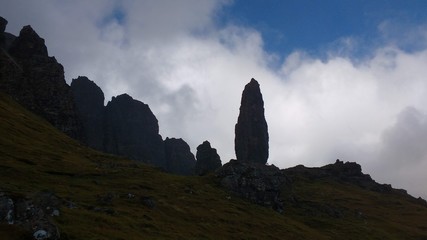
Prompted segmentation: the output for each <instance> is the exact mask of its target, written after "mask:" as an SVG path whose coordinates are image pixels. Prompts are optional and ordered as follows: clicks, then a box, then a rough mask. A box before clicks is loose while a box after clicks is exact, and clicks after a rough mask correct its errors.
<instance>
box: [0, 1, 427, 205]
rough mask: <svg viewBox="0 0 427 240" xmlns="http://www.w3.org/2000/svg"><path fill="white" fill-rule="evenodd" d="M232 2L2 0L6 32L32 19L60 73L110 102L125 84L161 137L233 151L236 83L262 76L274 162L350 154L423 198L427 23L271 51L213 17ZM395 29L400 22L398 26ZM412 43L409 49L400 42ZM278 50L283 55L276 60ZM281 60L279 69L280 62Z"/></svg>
mask: <svg viewBox="0 0 427 240" xmlns="http://www.w3.org/2000/svg"><path fill="white" fill-rule="evenodd" d="M227 4H232V2H231V1H225V0H224V1H208V0H206V1H202V0H186V1H179V2H178V1H174V0H170V1H154V0H153V1H93V0H91V1H59V0H58V1H48V0H43V1H26V0H25V1H24V0H13V1H12V0H11V1H2V3H1V5H2V6H1V8H0V15H1V16H3V17H5V18H6V19H7V20H8V21H9V24H8V27H7V29H6V31H8V32H11V33H13V34H16V35H17V34H18V33H19V30H20V29H21V28H22V26H24V25H28V24H31V25H32V26H33V28H34V29H35V30H36V31H37V32H38V33H39V35H40V36H42V37H43V38H44V39H45V40H46V44H47V47H48V49H49V54H50V55H54V56H55V57H56V58H57V59H58V61H59V62H60V63H62V64H63V65H64V67H65V71H66V80H67V82H68V83H70V82H71V79H72V78H76V77H77V76H79V75H85V76H88V77H89V78H90V79H91V80H94V81H95V82H96V83H97V84H98V85H99V86H100V87H101V88H102V89H103V91H104V93H105V95H106V101H108V100H109V99H111V97H112V96H115V95H118V94H121V93H124V92H127V93H129V94H130V95H131V96H133V97H134V98H136V99H138V100H140V101H143V102H145V103H147V104H149V105H150V107H151V109H152V111H153V112H154V113H155V115H156V116H157V118H158V120H159V124H160V131H161V134H162V136H163V137H164V138H165V137H182V138H183V139H184V140H186V141H187V142H188V143H189V144H190V146H191V148H192V150H193V153H195V150H196V147H197V145H198V144H201V143H202V142H203V141H204V140H209V141H210V142H211V144H212V146H213V147H215V148H217V149H218V152H219V154H220V156H221V159H222V160H223V162H227V161H228V160H229V159H231V158H234V157H235V155H234V124H235V123H236V121H237V116H238V109H239V105H240V97H241V92H242V91H243V88H244V85H245V84H246V83H247V82H249V80H250V79H251V78H252V77H253V78H255V79H257V80H258V81H259V82H260V85H261V91H262V93H263V96H264V102H265V108H266V118H267V122H268V124H269V133H270V159H269V163H271V164H275V165H277V166H279V167H281V168H286V167H291V166H295V165H297V164H304V165H306V166H321V165H324V164H328V163H332V162H334V161H335V159H337V158H340V159H341V160H344V161H356V162H358V163H360V164H361V165H362V168H363V171H364V172H365V173H369V174H371V176H372V177H373V178H374V179H376V180H377V181H379V182H383V183H391V184H392V185H393V186H394V187H399V188H405V189H408V190H409V192H410V193H411V194H413V195H415V196H422V197H424V198H427V185H425V182H427V174H426V173H425V170H426V169H427V115H426V114H427V92H426V91H427V86H426V84H427V81H426V76H427V67H426V63H427V49H426V46H427V44H426V43H427V41H426V36H427V28H426V27H425V26H415V27H413V28H410V29H407V30H406V31H405V32H404V33H401V34H403V35H405V38H402V39H401V40H399V39H397V38H396V36H395V35H394V34H395V33H394V32H393V31H392V30H391V25H390V22H387V21H385V22H384V23H383V24H381V25H380V26H378V28H379V31H382V32H384V39H383V41H384V43H383V44H381V45H379V46H378V47H377V48H375V49H372V50H371V52H370V54H367V55H366V56H369V57H360V56H359V57H358V58H354V57H351V54H350V53H352V52H353V50H354V48H357V47H358V42H357V39H354V38H351V37H348V38H344V39H337V41H336V42H334V43H331V46H330V49H328V50H325V51H327V52H325V53H326V56H328V57H326V58H322V59H319V58H317V57H315V56H310V55H308V54H307V53H305V52H303V51H297V50H296V51H294V52H293V53H292V54H290V55H289V56H280V53H267V52H266V51H265V50H264V46H263V38H262V36H261V34H260V33H259V32H258V31H256V30H255V29H251V28H248V27H242V26H239V25H233V24H225V26H224V27H219V26H218V25H217V24H216V21H215V19H216V17H217V15H218V13H219V12H220V10H221V8H223V7H226V6H227ZM400 30H401V29H400ZM414 39H416V41H417V42H416V44H417V48H416V50H413V51H411V52H406V51H404V50H402V49H404V46H406V45H407V44H413V43H411V41H414ZM279 59H285V60H284V61H283V62H279V61H280V60H279ZM277 66H279V67H277Z"/></svg>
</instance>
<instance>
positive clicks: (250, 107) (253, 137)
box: [234, 78, 268, 164]
mask: <svg viewBox="0 0 427 240" xmlns="http://www.w3.org/2000/svg"><path fill="white" fill-rule="evenodd" d="M235 134H236V136H235V140H234V148H235V151H236V157H237V160H238V161H243V162H254V163H261V164H265V163H267V159H268V127H267V122H266V120H265V117H264V101H263V99H262V94H261V91H260V88H259V84H258V82H257V81H256V80H255V79H253V78H252V79H251V81H250V82H249V83H248V84H247V85H246V86H245V89H244V90H243V94H242V101H241V105H240V113H239V118H238V121H237V124H236V127H235Z"/></svg>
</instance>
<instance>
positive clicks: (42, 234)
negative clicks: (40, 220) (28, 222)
mask: <svg viewBox="0 0 427 240" xmlns="http://www.w3.org/2000/svg"><path fill="white" fill-rule="evenodd" d="M33 237H34V238H35V239H37V240H43V239H48V238H49V233H48V232H46V231H45V230H43V229H40V230H37V231H36V232H35V233H34V234H33Z"/></svg>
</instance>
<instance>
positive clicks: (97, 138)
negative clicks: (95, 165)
mask: <svg viewBox="0 0 427 240" xmlns="http://www.w3.org/2000/svg"><path fill="white" fill-rule="evenodd" d="M71 90H72V93H73V97H74V102H75V105H76V107H77V112H78V116H79V118H80V120H81V122H82V125H83V134H84V142H85V143H86V144H87V145H88V146H89V147H91V148H94V149H96V150H101V151H102V150H104V121H105V119H104V118H105V107H104V99H105V98H104V93H103V92H102V90H101V88H100V87H98V85H96V84H95V82H93V81H91V80H89V79H88V78H87V77H84V76H79V77H78V78H76V79H73V80H72V82H71Z"/></svg>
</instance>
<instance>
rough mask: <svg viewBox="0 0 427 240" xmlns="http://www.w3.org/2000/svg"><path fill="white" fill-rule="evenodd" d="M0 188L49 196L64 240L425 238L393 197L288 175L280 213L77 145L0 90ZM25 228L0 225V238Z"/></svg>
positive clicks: (421, 216) (207, 182)
mask: <svg viewBox="0 0 427 240" xmlns="http://www.w3.org/2000/svg"><path fill="white" fill-rule="evenodd" d="M0 136H1V138H0V191H3V192H8V193H13V194H16V195H22V196H27V197H31V196H34V195H35V194H37V193H38V192H41V191H49V192H52V193H54V194H55V195H56V196H58V197H59V198H60V199H62V200H63V202H68V203H70V204H69V205H72V207H70V206H66V204H64V205H63V206H62V207H61V209H60V216H58V217H54V218H53V221H54V222H55V223H56V224H57V225H58V226H59V229H60V231H61V233H62V236H63V238H68V239H427V208H426V207H425V206H423V205H421V204H419V203H417V202H416V201H413V199H410V198H408V197H405V196H403V195H398V194H394V193H378V192H372V191H368V190H364V189H362V188H359V187H357V186H353V185H351V184H344V183H338V182H335V181H328V180H318V181H310V180H308V179H305V178H303V177H301V178H295V179H294V184H293V188H292V189H283V196H284V199H286V200H287V201H286V203H285V207H286V208H285V212H284V213H283V214H279V213H277V212H275V211H273V210H271V209H268V208H264V207H261V206H257V205H253V204H250V203H248V202H246V201H243V200H240V199H238V198H236V197H234V196H230V195H229V194H228V193H227V192H226V191H224V190H223V189H221V188H220V187H218V184H217V182H216V181H215V179H214V177H213V176H207V177H182V176H175V175H170V174H166V173H163V172H161V171H159V170H158V169H156V168H153V167H150V166H146V165H143V164H138V163H135V162H132V161H129V160H126V159H122V158H118V157H115V156H111V155H106V154H102V153H99V152H96V151H93V150H91V149H88V148H85V147H84V146H82V145H80V144H79V143H78V142H76V141H74V140H72V139H70V138H68V137H67V136H65V135H64V134H62V133H61V132H59V131H57V130H56V129H55V128H53V127H52V126H51V125H49V124H48V123H47V122H46V121H44V120H43V119H41V118H39V117H37V116H35V115H33V114H31V113H30V112H28V111H26V110H25V109H23V108H22V107H21V106H20V105H18V104H17V103H15V102H14V101H13V100H12V99H10V98H9V97H8V96H6V95H3V94H0ZM23 234H25V232H24V231H23V230H22V229H20V228H17V227H16V226H13V225H6V224H0V236H2V237H1V238H2V239H21V237H22V236H23Z"/></svg>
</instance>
